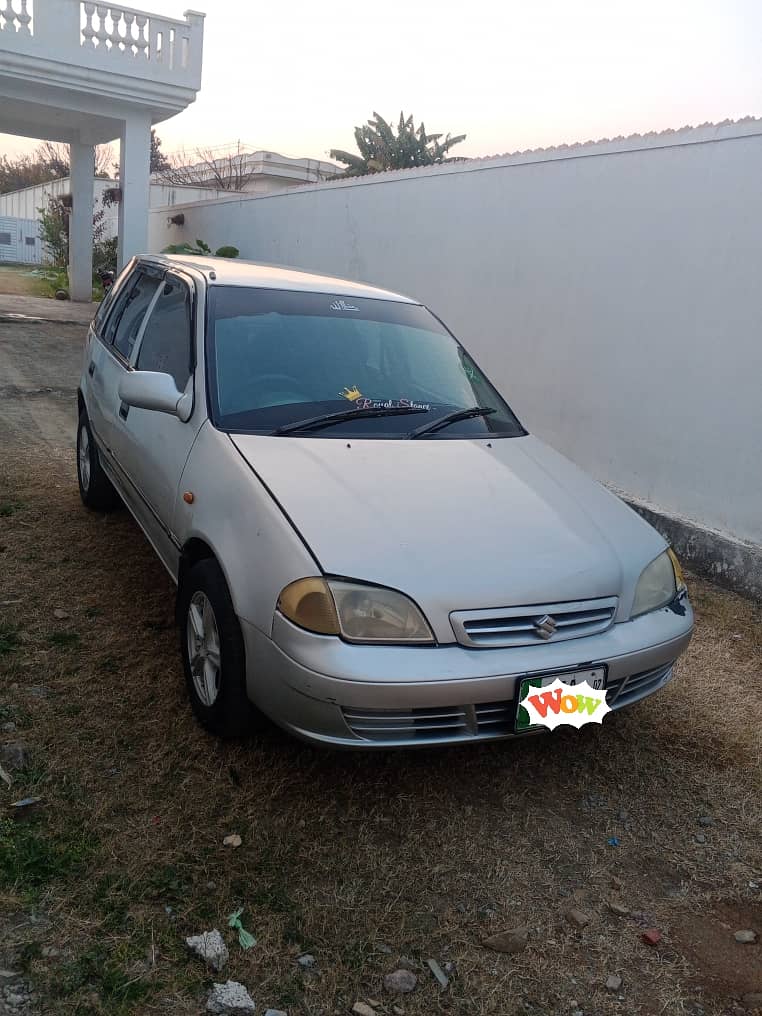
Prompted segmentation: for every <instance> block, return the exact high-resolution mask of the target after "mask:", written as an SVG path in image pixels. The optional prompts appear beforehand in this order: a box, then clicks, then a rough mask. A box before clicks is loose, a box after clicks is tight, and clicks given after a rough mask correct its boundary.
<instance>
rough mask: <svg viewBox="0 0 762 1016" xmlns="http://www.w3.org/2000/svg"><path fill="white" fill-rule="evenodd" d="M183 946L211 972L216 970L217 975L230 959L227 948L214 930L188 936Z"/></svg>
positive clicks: (220, 936)
mask: <svg viewBox="0 0 762 1016" xmlns="http://www.w3.org/2000/svg"><path fill="white" fill-rule="evenodd" d="M185 944H186V945H187V946H188V948H189V949H190V950H191V952H194V953H195V954H196V956H198V957H199V958H200V959H202V960H203V961H204V963H206V965H207V966H208V967H209V968H210V969H211V970H216V971H217V972H218V973H219V971H220V970H222V968H223V967H224V966H225V964H226V963H227V961H228V959H229V958H230V954H229V953H228V947H227V946H226V945H225V942H224V939H223V938H222V935H221V934H220V933H219V931H217V929H216V928H215V929H214V930H213V931H202V932H201V934H200V935H190V936H189V937H188V938H186V940H185Z"/></svg>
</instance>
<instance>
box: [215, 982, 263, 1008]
mask: <svg viewBox="0 0 762 1016" xmlns="http://www.w3.org/2000/svg"><path fill="white" fill-rule="evenodd" d="M255 1008H256V1007H255V1005H254V1001H253V999H252V997H251V995H250V994H249V993H248V991H247V990H246V988H244V986H243V985H242V984H239V983H238V981H226V982H225V983H224V984H213V985H212V990H211V991H210V992H209V998H208V1000H207V1003H206V1011H207V1012H211V1013H216V1014H219V1016H248V1014H249V1013H253V1012H254V1011H255Z"/></svg>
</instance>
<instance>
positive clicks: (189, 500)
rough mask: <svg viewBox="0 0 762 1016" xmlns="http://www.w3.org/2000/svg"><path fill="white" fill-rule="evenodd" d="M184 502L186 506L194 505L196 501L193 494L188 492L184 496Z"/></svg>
mask: <svg viewBox="0 0 762 1016" xmlns="http://www.w3.org/2000/svg"><path fill="white" fill-rule="evenodd" d="M183 501H185V503H186V504H193V502H194V501H195V498H194V496H193V494H191V492H190V491H189V490H186V491H185V493H184V494H183Z"/></svg>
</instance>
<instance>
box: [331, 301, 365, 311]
mask: <svg viewBox="0 0 762 1016" xmlns="http://www.w3.org/2000/svg"><path fill="white" fill-rule="evenodd" d="M330 308H331V310H356V311H358V312H359V310H360V308H359V307H355V305H354V304H353V303H347V301H346V300H334V301H333V303H332V304H330Z"/></svg>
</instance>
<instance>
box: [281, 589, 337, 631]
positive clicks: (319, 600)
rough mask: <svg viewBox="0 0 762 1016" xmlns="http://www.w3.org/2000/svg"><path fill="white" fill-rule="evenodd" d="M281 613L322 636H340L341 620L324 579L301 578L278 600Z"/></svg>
mask: <svg viewBox="0 0 762 1016" xmlns="http://www.w3.org/2000/svg"><path fill="white" fill-rule="evenodd" d="M278 610H279V611H280V612H281V614H283V616H284V617H287V618H288V619H289V621H293V622H294V624H298V625H299V627H300V628H306V629H307V631H314V632H317V634H318V635H338V634H339V619H338V617H337V615H336V607H335V605H334V602H333V596H331V590H330V589H329V588H328V583H327V582H326V581H325V580H324V579H320V578H309V579H298V580H297V581H296V582H292V583H291V584H290V585H288V586H286V588H285V589H284V590H283V592H282V593H281V594H280V596H279V597H278Z"/></svg>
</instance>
